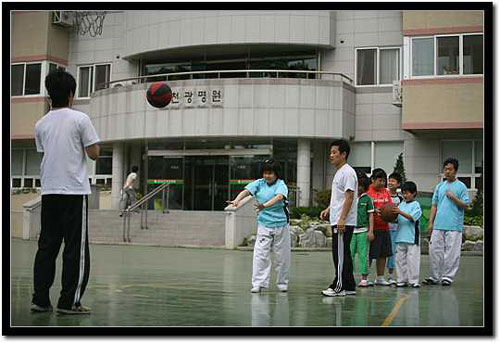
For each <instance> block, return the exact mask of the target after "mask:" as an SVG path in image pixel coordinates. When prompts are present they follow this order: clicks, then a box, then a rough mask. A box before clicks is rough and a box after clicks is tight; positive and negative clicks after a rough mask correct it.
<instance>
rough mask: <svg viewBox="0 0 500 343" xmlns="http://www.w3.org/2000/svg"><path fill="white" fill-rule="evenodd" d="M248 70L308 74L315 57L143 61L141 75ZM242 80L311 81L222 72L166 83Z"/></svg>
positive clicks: (268, 74)
mask: <svg viewBox="0 0 500 343" xmlns="http://www.w3.org/2000/svg"><path fill="white" fill-rule="evenodd" d="M248 69H271V70H273V69H274V70H275V69H279V70H310V71H315V70H317V69H318V63H317V55H316V54H315V53H314V52H311V51H299V52H296V53H287V54H286V55H283V56H269V55H262V54H260V55H259V54H253V55H250V56H247V55H246V54H245V55H237V56H232V58H229V57H228V56H225V57H217V58H215V57H214V58H213V59H212V60H192V61H184V62H183V61H178V62H175V63H174V62H171V63H169V62H164V63H162V62H161V61H152V60H150V61H145V63H144V67H143V75H145V76H147V75H155V74H167V73H179V72H191V71H193V72H195V71H196V72H203V71H216V70H225V71H233V70H248ZM246 77H252V78H257V77H273V78H275V77H280V78H309V79H314V78H315V77H316V75H315V74H312V73H285V72H282V73H279V74H278V73H276V72H251V73H248V72H224V73H220V74H219V73H200V74H192V75H191V74H187V75H174V76H169V77H168V79H169V80H184V79H191V78H192V79H211V78H246ZM160 80H166V77H165V76H160V77H151V78H147V79H146V80H143V82H153V81H160Z"/></svg>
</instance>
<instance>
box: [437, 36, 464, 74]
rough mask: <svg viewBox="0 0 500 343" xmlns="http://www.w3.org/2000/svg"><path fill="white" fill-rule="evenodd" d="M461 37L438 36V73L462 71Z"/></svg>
mask: <svg viewBox="0 0 500 343" xmlns="http://www.w3.org/2000/svg"><path fill="white" fill-rule="evenodd" d="M458 45H459V39H458V36H453V37H437V67H438V69H437V74H438V75H449V74H459V73H460V61H459V58H460V57H459V46H458Z"/></svg>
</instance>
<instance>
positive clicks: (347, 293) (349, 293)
mask: <svg viewBox="0 0 500 343" xmlns="http://www.w3.org/2000/svg"><path fill="white" fill-rule="evenodd" d="M345 295H356V291H345Z"/></svg>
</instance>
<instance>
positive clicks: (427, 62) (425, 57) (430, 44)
mask: <svg viewBox="0 0 500 343" xmlns="http://www.w3.org/2000/svg"><path fill="white" fill-rule="evenodd" d="M412 51H413V58H412V69H413V75H414V76H422V75H434V38H421V39H413V41H412Z"/></svg>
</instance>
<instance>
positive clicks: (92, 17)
mask: <svg viewBox="0 0 500 343" xmlns="http://www.w3.org/2000/svg"><path fill="white" fill-rule="evenodd" d="M105 17H106V11H75V12H74V24H73V25H74V29H75V31H76V33H78V34H79V35H82V36H84V35H86V34H89V35H90V36H91V37H95V36H97V35H99V36H100V35H101V34H102V26H103V23H104V18H105Z"/></svg>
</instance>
